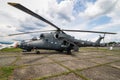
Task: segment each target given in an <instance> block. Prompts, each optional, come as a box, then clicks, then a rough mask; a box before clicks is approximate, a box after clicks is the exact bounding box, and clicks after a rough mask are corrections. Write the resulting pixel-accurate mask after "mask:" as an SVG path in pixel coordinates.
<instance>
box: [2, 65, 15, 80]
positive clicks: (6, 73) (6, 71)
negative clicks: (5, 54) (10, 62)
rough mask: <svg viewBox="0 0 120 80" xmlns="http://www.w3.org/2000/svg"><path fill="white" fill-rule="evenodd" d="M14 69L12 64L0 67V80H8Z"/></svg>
mask: <svg viewBox="0 0 120 80" xmlns="http://www.w3.org/2000/svg"><path fill="white" fill-rule="evenodd" d="M14 69H15V67H14V66H6V67H0V80H8V77H9V76H10V75H11V74H12V72H13V70H14Z"/></svg>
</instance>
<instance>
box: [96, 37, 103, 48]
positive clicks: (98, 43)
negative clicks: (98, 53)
mask: <svg viewBox="0 0 120 80" xmlns="http://www.w3.org/2000/svg"><path fill="white" fill-rule="evenodd" d="M104 37H105V35H104V36H101V35H100V37H99V38H98V39H97V40H96V42H95V44H96V46H98V45H100V42H101V40H102V39H104Z"/></svg>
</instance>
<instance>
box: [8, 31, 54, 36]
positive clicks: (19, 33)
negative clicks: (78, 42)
mask: <svg viewBox="0 0 120 80" xmlns="http://www.w3.org/2000/svg"><path fill="white" fill-rule="evenodd" d="M48 31H56V30H45V31H32V32H23V33H16V34H9V35H8V36H15V35H23V34H31V33H37V32H48Z"/></svg>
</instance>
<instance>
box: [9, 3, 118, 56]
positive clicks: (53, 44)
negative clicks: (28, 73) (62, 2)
mask: <svg viewBox="0 0 120 80" xmlns="http://www.w3.org/2000/svg"><path fill="white" fill-rule="evenodd" d="M8 4H9V5H11V6H13V7H15V8H18V9H20V10H22V11H23V12H26V13H28V14H30V15H32V16H34V17H36V18H38V19H40V20H42V21H44V22H45V23H47V24H49V25H51V26H53V27H54V28H56V30H47V31H52V32H51V33H42V34H40V36H39V39H37V38H32V39H31V40H30V41H25V40H24V41H21V42H20V43H17V44H16V47H19V48H21V49H23V51H26V52H30V51H32V50H34V49H35V50H36V53H37V54H38V53H40V51H38V50H37V49H46V50H56V51H60V52H63V51H66V52H67V53H68V54H71V50H75V51H78V49H79V47H87V46H93V47H96V46H100V45H101V44H100V41H101V40H102V39H104V37H105V34H116V33H112V32H101V31H87V30H67V29H61V28H59V27H58V26H56V25H55V24H53V23H51V22H50V21H48V20H46V19H45V18H43V17H42V16H40V15H38V14H36V13H34V12H33V11H31V10H29V9H28V8H26V7H24V6H23V5H21V4H19V3H12V2H8ZM65 31H69V32H89V33H102V34H104V36H100V37H99V38H98V39H97V40H96V42H91V41H84V40H78V39H75V38H74V37H73V36H71V35H68V34H67V33H65ZM36 32H46V31H34V32H24V33H17V34H9V35H8V36H15V35H22V34H29V33H36Z"/></svg>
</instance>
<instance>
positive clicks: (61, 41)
mask: <svg viewBox="0 0 120 80" xmlns="http://www.w3.org/2000/svg"><path fill="white" fill-rule="evenodd" d="M86 46H97V44H96V43H94V42H90V41H84V40H78V39H75V38H74V37H72V36H70V35H68V34H66V33H63V32H51V33H43V34H41V35H40V38H39V39H31V40H30V41H27V42H26V41H22V42H21V43H20V44H19V46H18V47H19V48H22V49H24V50H27V51H31V50H32V49H47V50H57V51H61V50H62V51H63V50H67V49H68V47H71V49H73V48H74V47H86Z"/></svg>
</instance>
